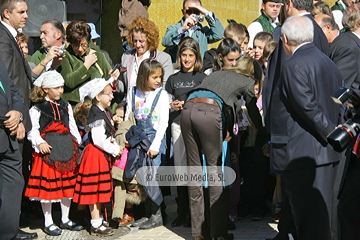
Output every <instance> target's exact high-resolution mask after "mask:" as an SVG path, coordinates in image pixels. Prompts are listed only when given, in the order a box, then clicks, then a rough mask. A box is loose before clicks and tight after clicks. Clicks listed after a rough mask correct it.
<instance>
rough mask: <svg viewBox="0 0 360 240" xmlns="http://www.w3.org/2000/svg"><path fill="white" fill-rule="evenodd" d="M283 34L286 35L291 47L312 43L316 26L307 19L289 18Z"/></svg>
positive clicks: (301, 17)
mask: <svg viewBox="0 0 360 240" xmlns="http://www.w3.org/2000/svg"><path fill="white" fill-rule="evenodd" d="M281 34H282V35H286V37H287V38H288V40H289V45H290V46H297V45H299V44H301V43H305V42H312V41H313V40H314V25H313V23H312V21H311V20H310V19H309V18H307V17H303V16H293V17H289V18H287V19H286V21H285V23H284V24H283V25H282V27H281Z"/></svg>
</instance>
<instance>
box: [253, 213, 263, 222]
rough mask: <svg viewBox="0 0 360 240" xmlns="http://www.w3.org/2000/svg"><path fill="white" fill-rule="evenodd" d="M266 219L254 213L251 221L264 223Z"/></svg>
mask: <svg viewBox="0 0 360 240" xmlns="http://www.w3.org/2000/svg"><path fill="white" fill-rule="evenodd" d="M263 219H264V217H263V215H262V214H261V213H253V214H252V216H251V221H262V220H263Z"/></svg>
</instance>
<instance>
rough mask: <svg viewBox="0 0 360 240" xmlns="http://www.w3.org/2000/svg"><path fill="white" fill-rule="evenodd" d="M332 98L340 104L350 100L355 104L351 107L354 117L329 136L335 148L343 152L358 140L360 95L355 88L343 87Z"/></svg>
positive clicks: (359, 131) (330, 142)
mask: <svg viewBox="0 0 360 240" xmlns="http://www.w3.org/2000/svg"><path fill="white" fill-rule="evenodd" d="M331 98H332V99H333V101H334V102H336V103H338V104H344V103H345V102H346V101H349V102H350V103H351V104H352V105H353V107H352V108H351V109H350V110H351V115H352V117H351V118H350V119H349V120H347V121H346V122H345V123H343V124H341V125H339V126H338V127H336V128H335V129H334V130H333V131H332V132H331V133H330V134H329V135H328V136H327V140H328V143H329V144H330V145H331V146H332V147H333V149H334V150H335V151H337V152H342V151H344V150H345V149H346V148H347V146H349V145H350V144H351V143H352V142H354V141H355V140H356V138H357V136H358V134H359V133H360V97H359V95H358V94H357V93H356V92H354V90H352V89H348V88H345V87H341V88H339V89H338V90H337V91H336V92H335V93H334V94H333V95H332V96H331Z"/></svg>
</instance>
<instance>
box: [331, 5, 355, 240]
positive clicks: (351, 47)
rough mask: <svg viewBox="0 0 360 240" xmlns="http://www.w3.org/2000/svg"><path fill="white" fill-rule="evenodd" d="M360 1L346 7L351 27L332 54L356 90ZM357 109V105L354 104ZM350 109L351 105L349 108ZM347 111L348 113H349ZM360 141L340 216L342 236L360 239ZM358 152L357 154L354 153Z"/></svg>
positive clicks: (345, 180) (343, 188) (343, 187)
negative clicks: (359, 209)
mask: <svg viewBox="0 0 360 240" xmlns="http://www.w3.org/2000/svg"><path fill="white" fill-rule="evenodd" d="M359 12H360V3H355V4H353V5H352V6H350V7H348V8H346V10H345V11H344V15H343V18H342V22H343V24H344V27H345V28H347V29H349V31H346V32H344V33H340V35H339V36H338V37H336V38H335V40H334V41H333V43H332V44H331V46H330V58H331V60H333V61H334V63H335V64H336V66H337V67H338V68H339V70H340V72H341V75H342V77H343V79H344V86H345V87H347V88H351V89H354V90H358V89H359V88H360V66H359V61H360V26H359V23H360V15H359ZM357 93H358V92H357ZM354 108H355V109H354V110H357V109H356V108H357V106H354ZM350 110H351V108H350ZM346 115H348V114H346ZM359 143H360V141H359V139H358V140H357V142H356V144H355V146H354V148H352V146H353V144H351V145H350V146H349V148H348V150H347V152H346V154H345V155H346V161H345V163H344V164H345V167H344V173H343V175H342V179H341V184H340V190H339V204H338V208H337V210H338V216H339V226H340V239H341V240H355V239H360V229H359V221H360V213H359V211H358V208H359V207H360V191H359V190H360V185H359V179H360V174H359V173H360V161H359V159H360V145H359ZM354 153H355V154H356V155H355V154H354Z"/></svg>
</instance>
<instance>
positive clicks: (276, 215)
mask: <svg viewBox="0 0 360 240" xmlns="http://www.w3.org/2000/svg"><path fill="white" fill-rule="evenodd" d="M280 215H281V208H275V212H274V214H273V215H272V218H273V220H274V222H276V223H278V222H279V221H280Z"/></svg>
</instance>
